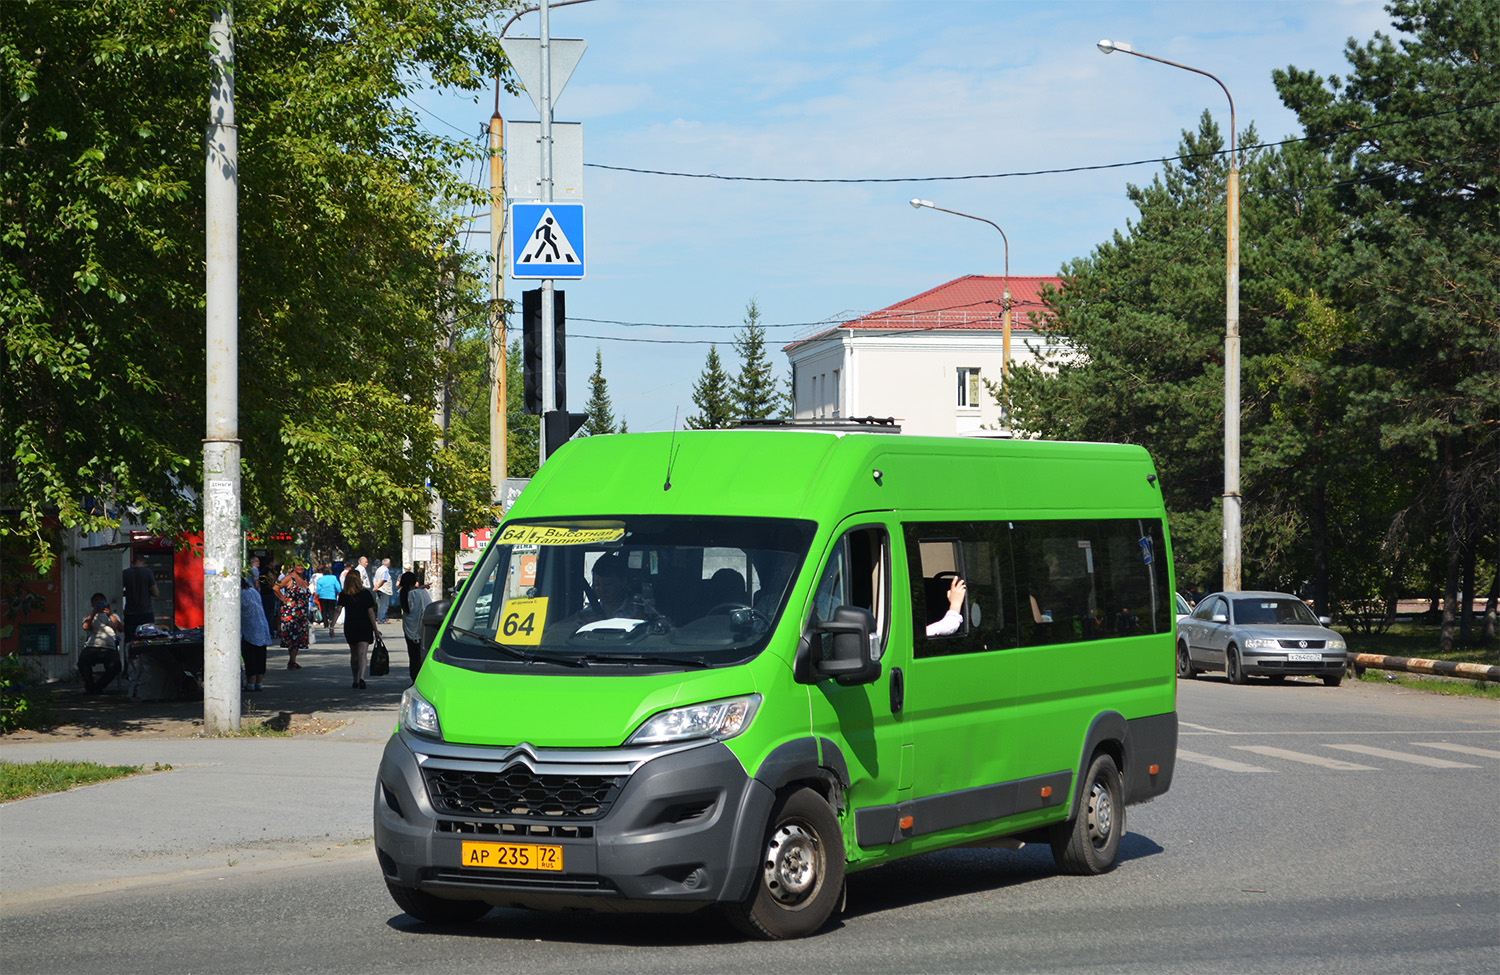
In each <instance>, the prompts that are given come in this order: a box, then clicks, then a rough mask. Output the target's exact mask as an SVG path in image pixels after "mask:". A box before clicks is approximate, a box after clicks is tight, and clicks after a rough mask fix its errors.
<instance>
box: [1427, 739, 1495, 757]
mask: <svg viewBox="0 0 1500 975" xmlns="http://www.w3.org/2000/svg"><path fill="white" fill-rule="evenodd" d="M1412 744H1413V745H1415V746H1416V747H1418V748H1441V749H1443V750H1444V751H1450V752H1461V753H1463V754H1465V755H1478V756H1479V757H1480V758H1500V752H1497V751H1495V750H1494V749H1492V748H1475V747H1474V746H1473V745H1455V744H1453V743H1452V742H1448V741H1414V742H1412Z"/></svg>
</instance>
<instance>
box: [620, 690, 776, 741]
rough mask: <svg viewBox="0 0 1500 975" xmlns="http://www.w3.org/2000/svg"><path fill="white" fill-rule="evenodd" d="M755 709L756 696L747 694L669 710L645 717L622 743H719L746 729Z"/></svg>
mask: <svg viewBox="0 0 1500 975" xmlns="http://www.w3.org/2000/svg"><path fill="white" fill-rule="evenodd" d="M759 706H760V695H759V694H748V695H746V696H745V697H732V698H729V699H728V700H725V701H710V702H708V703H707V704H693V705H689V706H688V707H682V708H673V709H672V710H670V711H663V712H661V713H660V714H654V715H652V716H651V717H650V718H647V719H646V723H645V724H643V725H641V726H640V727H639V728H637V729H636V732H635V734H633V735H631V736H630V738H629V739H628V740H627V741H626V744H627V745H654V744H658V743H661V742H666V741H688V740H691V739H693V738H713V739H715V740H717V741H723V740H725V739H726V738H733V737H734V736H735V735H737V734H739V733H740V732H742V731H744V730H745V729H746V728H748V727H750V719H751V718H754V717H755V709H756V708H758V707H759Z"/></svg>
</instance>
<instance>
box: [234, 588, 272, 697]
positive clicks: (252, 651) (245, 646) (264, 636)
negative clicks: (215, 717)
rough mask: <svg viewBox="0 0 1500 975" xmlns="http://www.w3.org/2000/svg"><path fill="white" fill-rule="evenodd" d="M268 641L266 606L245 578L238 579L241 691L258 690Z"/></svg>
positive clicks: (269, 640)
mask: <svg viewBox="0 0 1500 975" xmlns="http://www.w3.org/2000/svg"><path fill="white" fill-rule="evenodd" d="M270 643H271V627H270V626H268V625H267V624H266V608H265V606H264V605H263V604H262V603H261V601H260V593H259V592H258V591H257V590H256V588H255V587H254V586H253V585H251V584H250V580H249V579H241V580H240V659H241V660H243V661H244V662H245V679H244V681H243V682H242V683H241V685H240V690H242V691H259V690H261V689H262V688H261V681H263V680H265V679H266V647H267V646H269V645H270Z"/></svg>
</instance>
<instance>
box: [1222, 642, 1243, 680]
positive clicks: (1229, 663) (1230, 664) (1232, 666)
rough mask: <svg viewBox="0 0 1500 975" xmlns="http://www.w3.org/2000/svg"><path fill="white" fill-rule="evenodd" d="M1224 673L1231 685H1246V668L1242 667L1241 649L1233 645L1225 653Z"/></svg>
mask: <svg viewBox="0 0 1500 975" xmlns="http://www.w3.org/2000/svg"><path fill="white" fill-rule="evenodd" d="M1224 673H1225V674H1226V675H1227V676H1228V677H1229V683H1231V684H1243V683H1245V668H1244V667H1243V666H1241V665H1240V649H1239V647H1236V646H1235V645H1234V644H1232V643H1231V644H1230V645H1229V649H1227V650H1225V651H1224Z"/></svg>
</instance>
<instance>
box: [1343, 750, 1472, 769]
mask: <svg viewBox="0 0 1500 975" xmlns="http://www.w3.org/2000/svg"><path fill="white" fill-rule="evenodd" d="M1328 747H1329V748H1337V749H1340V750H1342V751H1346V752H1358V753H1360V754H1361V755H1373V756H1375V757H1376V758H1389V759H1390V760H1391V761H1393V762H1410V763H1412V764H1413V765H1425V766H1427V767H1428V768H1478V767H1479V766H1477V765H1469V764H1467V763H1465V762H1450V761H1448V760H1447V759H1446V758H1428V757H1427V756H1426V755H1410V754H1407V753H1406V752H1393V751H1391V750H1390V749H1388V748H1376V747H1375V746H1373V745H1329V746H1328Z"/></svg>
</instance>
